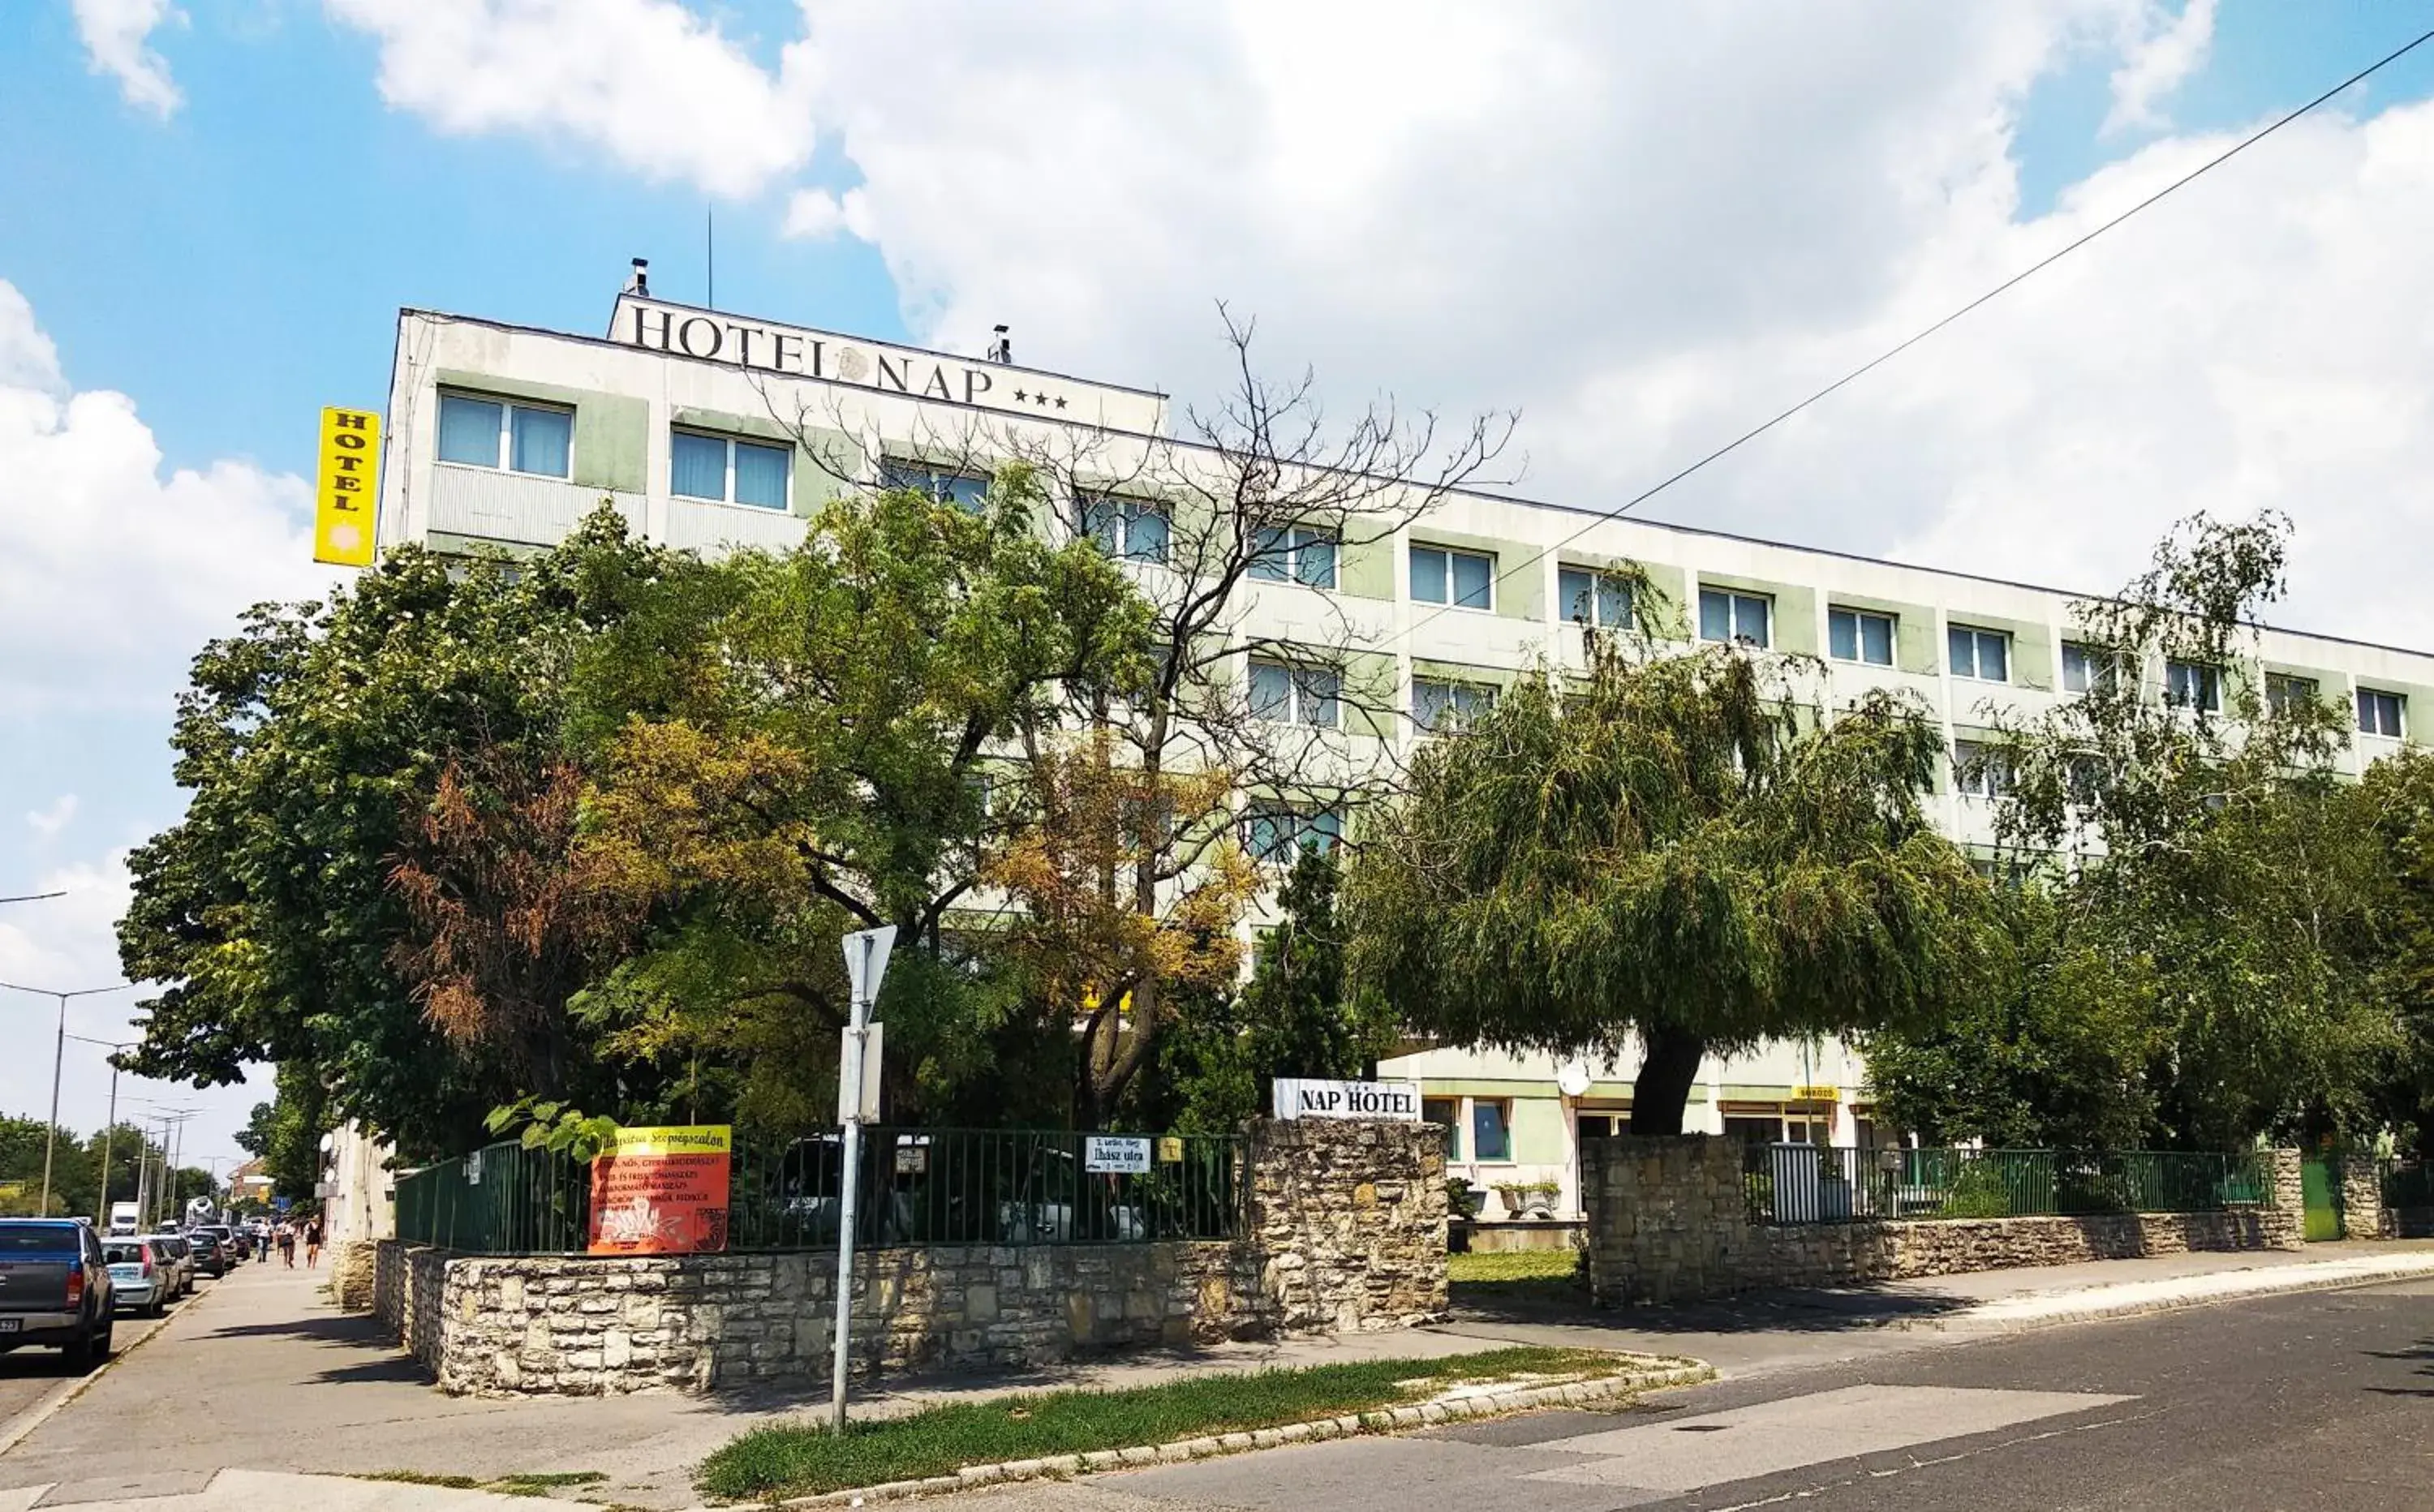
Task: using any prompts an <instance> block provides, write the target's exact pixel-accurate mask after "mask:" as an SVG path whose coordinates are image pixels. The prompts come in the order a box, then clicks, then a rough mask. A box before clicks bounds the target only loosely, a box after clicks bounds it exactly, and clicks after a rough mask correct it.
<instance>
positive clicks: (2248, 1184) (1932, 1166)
mask: <svg viewBox="0 0 2434 1512" xmlns="http://www.w3.org/2000/svg"><path fill="white" fill-rule="evenodd" d="M1741 1171H1742V1188H1743V1191H1744V1194H1745V1195H1746V1197H1747V1199H1748V1204H1749V1215H1750V1219H1751V1221H1752V1222H1755V1223H1774V1224H1799V1223H1846V1222H1850V1221H1852V1220H1854V1219H1860V1218H2003V1217H2030V1216H2041V1215H2042V1216H2051V1215H2060V1216H2081V1215H2090V1214H2100V1213H2210V1212H2215V1211H2218V1210H2220V1209H2224V1208H2237V1207H2261V1206H2268V1205H2270V1204H2271V1201H2272V1191H2273V1183H2272V1181H2271V1175H2270V1173H2269V1171H2268V1168H2267V1164H2266V1157H2265V1156H2263V1155H2262V1154H2260V1153H2258V1152H2255V1151H2253V1150H2252V1151H2241V1152H2237V1153H2222V1152H2218V1151H2210V1150H2108V1151H2080V1150H2050V1149H1904V1148H1899V1147H1884V1148H1865V1147H1861V1148H1852V1147H1839V1146H1831V1145H1753V1146H1750V1147H1747V1148H1746V1149H1745V1150H1744V1151H1743V1153H1742V1165H1741Z"/></svg>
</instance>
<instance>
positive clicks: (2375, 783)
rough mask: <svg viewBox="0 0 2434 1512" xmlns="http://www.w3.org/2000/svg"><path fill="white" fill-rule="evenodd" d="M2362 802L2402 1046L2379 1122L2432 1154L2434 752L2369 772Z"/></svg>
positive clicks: (2397, 757)
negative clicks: (2372, 839)
mask: <svg viewBox="0 0 2434 1512" xmlns="http://www.w3.org/2000/svg"><path fill="white" fill-rule="evenodd" d="M2360 798H2361V800H2362V802H2361V807H2363V809H2364V810H2365V812H2366V813H2367V814H2368V815H2370V816H2372V819H2373V823H2374V828H2375V833H2376V835H2377V837H2378V838H2379V839H2380V841H2382V854H2383V857H2384V858H2385V861H2386V863H2387V867H2388V872H2387V875H2388V877H2389V880H2390V891H2389V892H2388V893H2387V895H2386V897H2385V900H2384V909H2383V915H2382V922H2383V936H2382V938H2383V942H2384V948H2385V952H2386V953H2385V956H2384V958H2383V961H2382V971H2381V974H2380V978H2379V980H2380V985H2381V987H2382V990H2383V992H2384V994H2385V996H2386V999H2387V1001H2389V1002H2390V1003H2391V1007H2392V1009H2393V1011H2394V1012H2395V1014H2396V1015H2397V1019H2398V1023H2397V1026H2396V1038H2397V1043H2396V1045H2394V1047H2393V1048H2392V1050H2391V1055H2390V1058H2389V1063H2388V1065H2387V1066H2386V1068H2385V1073H2384V1075H2383V1077H2382V1078H2381V1079H2380V1082H2379V1085H2378V1087H2377V1090H2376V1093H2375V1111H2376V1113H2378V1114H2379V1115H2380V1117H2379V1119H2378V1121H2379V1122H2382V1123H2384V1124H2387V1125H2389V1126H2391V1128H2392V1129H2393V1130H2395V1131H2396V1132H2397V1133H2398V1134H2399V1135H2400V1137H2401V1139H2402V1141H2403V1142H2405V1145H2406V1147H2408V1148H2409V1149H2411V1150H2413V1151H2414V1152H2415V1153H2416V1154H2418V1155H2419V1156H2420V1157H2429V1156H2434V755H2429V754H2428V753H2427V752H2426V751H2425V750H2424V749H2422V748H2420V747H2415V746H2409V747H2404V748H2403V749H2402V750H2400V751H2399V752H2397V753H2395V754H2393V755H2391V756H2386V757H2385V758H2384V759H2382V760H2380V761H2378V762H2376V763H2375V764H2374V766H2373V767H2371V768H2369V769H2368V770H2367V773H2366V778H2365V781H2364V782H2363V784H2361V790H2360Z"/></svg>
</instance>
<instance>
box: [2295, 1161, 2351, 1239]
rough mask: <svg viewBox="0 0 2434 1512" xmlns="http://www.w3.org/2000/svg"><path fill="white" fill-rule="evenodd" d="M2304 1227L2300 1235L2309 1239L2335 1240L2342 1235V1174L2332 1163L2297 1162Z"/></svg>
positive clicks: (2337, 1165)
mask: <svg viewBox="0 0 2434 1512" xmlns="http://www.w3.org/2000/svg"><path fill="white" fill-rule="evenodd" d="M2299 1188H2300V1192H2301V1197H2302V1201H2301V1206H2302V1209H2303V1215H2302V1216H2303V1218H2304V1220H2305V1221H2304V1226H2303V1228H2302V1231H2301V1232H2303V1233H2305V1236H2306V1237H2307V1238H2309V1239H2338V1238H2340V1236H2341V1173H2340V1164H2339V1163H2338V1162H2337V1161H2333V1160H2304V1161H2301V1162H2300V1163H2299Z"/></svg>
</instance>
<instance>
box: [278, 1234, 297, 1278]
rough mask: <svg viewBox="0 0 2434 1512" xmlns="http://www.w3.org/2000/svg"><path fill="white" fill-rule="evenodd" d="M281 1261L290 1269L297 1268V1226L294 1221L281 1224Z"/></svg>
mask: <svg viewBox="0 0 2434 1512" xmlns="http://www.w3.org/2000/svg"><path fill="white" fill-rule="evenodd" d="M279 1263H280V1264H281V1265H283V1266H286V1267H287V1268H288V1269H290V1270H294V1269H295V1268H296V1226H295V1225H294V1224H292V1223H282V1224H280V1226H279Z"/></svg>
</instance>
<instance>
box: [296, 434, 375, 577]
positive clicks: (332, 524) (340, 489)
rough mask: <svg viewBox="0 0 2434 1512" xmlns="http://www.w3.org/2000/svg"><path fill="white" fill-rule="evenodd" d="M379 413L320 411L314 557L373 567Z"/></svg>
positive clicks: (318, 560) (314, 494)
mask: <svg viewBox="0 0 2434 1512" xmlns="http://www.w3.org/2000/svg"><path fill="white" fill-rule="evenodd" d="M380 428H381V417H380V416H377V415H374V414H372V413H371V412H370V411H369V410H340V409H325V410H323V411H322V412H321V476H320V482H319V484H317V486H316V487H315V489H314V491H313V560H315V561H317V562H331V563H334V564H336V565H337V566H339V567H369V566H371V565H372V522H373V519H374V518H375V517H376V516H377V514H378V511H379V499H380V486H379V484H380Z"/></svg>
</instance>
